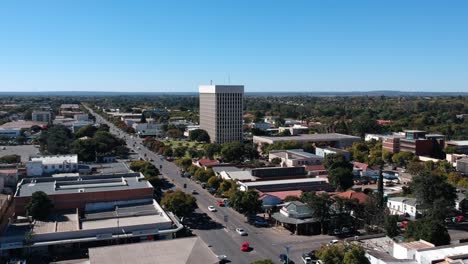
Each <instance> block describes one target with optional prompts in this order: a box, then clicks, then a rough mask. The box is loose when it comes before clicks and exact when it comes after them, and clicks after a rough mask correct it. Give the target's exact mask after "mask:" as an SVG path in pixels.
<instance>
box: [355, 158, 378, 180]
mask: <svg viewBox="0 0 468 264" xmlns="http://www.w3.org/2000/svg"><path fill="white" fill-rule="evenodd" d="M353 173H354V174H356V175H358V176H359V177H370V178H377V177H379V175H380V168H379V167H378V166H369V164H367V163H363V162H357V161H354V162H353Z"/></svg>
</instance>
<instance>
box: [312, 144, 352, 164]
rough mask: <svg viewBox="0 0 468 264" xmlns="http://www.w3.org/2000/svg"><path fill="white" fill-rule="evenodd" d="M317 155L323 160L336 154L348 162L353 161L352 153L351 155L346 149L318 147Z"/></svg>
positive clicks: (316, 149)
mask: <svg viewBox="0 0 468 264" xmlns="http://www.w3.org/2000/svg"><path fill="white" fill-rule="evenodd" d="M315 154H316V155H318V156H320V157H323V158H326V157H327V155H329V154H334V155H343V156H344V157H345V159H346V160H348V161H349V160H350V159H351V153H349V151H346V150H344V149H337V148H332V147H316V148H315Z"/></svg>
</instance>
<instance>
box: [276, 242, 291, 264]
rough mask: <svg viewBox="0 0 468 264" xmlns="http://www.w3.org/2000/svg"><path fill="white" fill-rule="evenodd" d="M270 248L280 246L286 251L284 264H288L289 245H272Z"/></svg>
mask: <svg viewBox="0 0 468 264" xmlns="http://www.w3.org/2000/svg"><path fill="white" fill-rule="evenodd" d="M272 246H282V247H284V248H285V249H286V264H289V250H290V249H291V245H283V244H272Z"/></svg>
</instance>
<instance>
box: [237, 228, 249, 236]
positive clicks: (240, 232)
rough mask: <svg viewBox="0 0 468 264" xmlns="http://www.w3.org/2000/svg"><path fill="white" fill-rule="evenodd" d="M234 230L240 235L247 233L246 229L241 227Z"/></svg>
mask: <svg viewBox="0 0 468 264" xmlns="http://www.w3.org/2000/svg"><path fill="white" fill-rule="evenodd" d="M236 232H237V233H238V234H239V235H241V236H246V235H247V231H245V230H244V229H243V228H236Z"/></svg>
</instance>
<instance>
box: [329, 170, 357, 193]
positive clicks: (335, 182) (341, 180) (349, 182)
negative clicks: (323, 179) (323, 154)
mask: <svg viewBox="0 0 468 264" xmlns="http://www.w3.org/2000/svg"><path fill="white" fill-rule="evenodd" d="M328 181H329V182H330V185H331V186H333V187H334V188H335V189H336V190H337V191H345V190H347V189H349V188H351V187H352V186H353V184H354V182H353V173H352V171H350V170H348V169H346V168H336V169H332V170H329V171H328Z"/></svg>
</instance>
